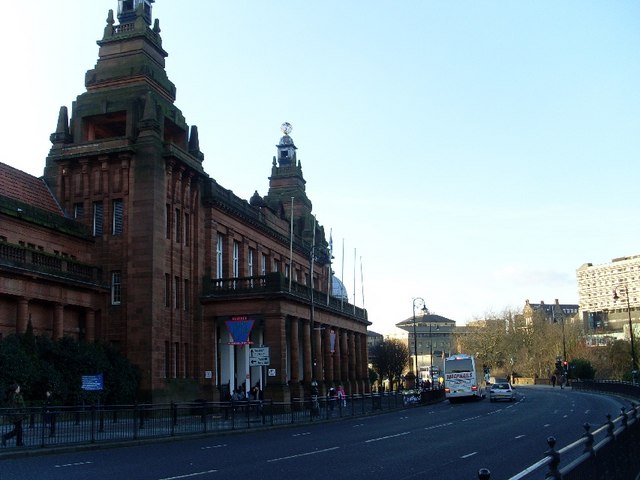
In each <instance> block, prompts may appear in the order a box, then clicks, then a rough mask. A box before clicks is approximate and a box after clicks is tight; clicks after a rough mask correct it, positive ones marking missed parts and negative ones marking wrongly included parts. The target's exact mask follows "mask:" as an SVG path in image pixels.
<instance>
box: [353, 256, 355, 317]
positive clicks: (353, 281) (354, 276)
mask: <svg viewBox="0 0 640 480" xmlns="http://www.w3.org/2000/svg"><path fill="white" fill-rule="evenodd" d="M353 314H354V315H355V314H356V249H355V248H354V249H353Z"/></svg>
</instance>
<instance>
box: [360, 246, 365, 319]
mask: <svg viewBox="0 0 640 480" xmlns="http://www.w3.org/2000/svg"><path fill="white" fill-rule="evenodd" d="M360 288H361V290H362V308H363V309H364V276H363V274H362V256H361V257H360Z"/></svg>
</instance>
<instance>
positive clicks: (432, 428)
mask: <svg viewBox="0 0 640 480" xmlns="http://www.w3.org/2000/svg"><path fill="white" fill-rule="evenodd" d="M449 425H453V422H449V423H441V424H440V425H432V426H430V427H424V429H425V430H434V429H436V428H442V427H448V426H449Z"/></svg>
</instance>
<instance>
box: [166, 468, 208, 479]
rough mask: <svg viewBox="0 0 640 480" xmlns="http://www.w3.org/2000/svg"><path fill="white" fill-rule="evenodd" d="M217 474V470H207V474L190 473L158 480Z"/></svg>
mask: <svg viewBox="0 0 640 480" xmlns="http://www.w3.org/2000/svg"><path fill="white" fill-rule="evenodd" d="M216 472H217V470H207V471H206V472H196V473H188V474H186V475H178V476H176V477H165V478H160V479H158V480H177V479H178V478H190V477H198V476H200V475H208V474H210V473H216Z"/></svg>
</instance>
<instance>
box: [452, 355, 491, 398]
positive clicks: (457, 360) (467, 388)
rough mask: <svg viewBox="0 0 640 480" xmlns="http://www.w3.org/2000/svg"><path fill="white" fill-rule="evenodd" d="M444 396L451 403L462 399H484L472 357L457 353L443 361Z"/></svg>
mask: <svg viewBox="0 0 640 480" xmlns="http://www.w3.org/2000/svg"><path fill="white" fill-rule="evenodd" d="M444 394H445V397H446V398H448V399H449V401H450V402H451V403H453V402H455V401H457V400H461V399H463V398H471V399H476V400H479V399H481V398H484V391H483V389H482V388H481V387H480V385H479V384H478V372H477V370H476V359H475V357H474V356H473V355H465V354H462V353H459V354H456V355H451V356H450V357H447V358H445V359H444Z"/></svg>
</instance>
